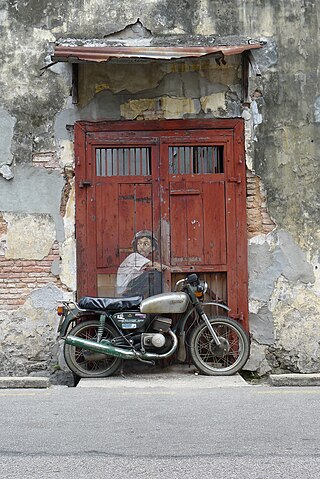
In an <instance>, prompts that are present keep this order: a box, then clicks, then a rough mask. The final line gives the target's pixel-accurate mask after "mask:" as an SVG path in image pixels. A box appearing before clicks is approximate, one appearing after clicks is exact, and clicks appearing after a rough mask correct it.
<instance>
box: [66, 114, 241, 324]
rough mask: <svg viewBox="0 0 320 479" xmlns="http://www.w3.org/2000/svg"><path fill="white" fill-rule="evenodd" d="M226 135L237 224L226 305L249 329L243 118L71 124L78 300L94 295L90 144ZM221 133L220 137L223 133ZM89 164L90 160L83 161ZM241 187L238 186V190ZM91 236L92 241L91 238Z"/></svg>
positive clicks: (231, 211)
mask: <svg viewBox="0 0 320 479" xmlns="http://www.w3.org/2000/svg"><path fill="white" fill-rule="evenodd" d="M206 129H208V130H210V131H212V130H216V131H218V130H227V132H228V136H229V135H230V133H232V136H233V142H232V147H233V155H232V156H233V159H234V160H233V161H234V169H233V171H234V177H231V178H228V180H227V181H226V196H227V197H228V195H229V194H230V198H231V197H232V198H234V201H230V202H229V203H228V208H227V211H226V214H227V218H226V220H227V221H229V223H230V224H234V225H235V231H234V240H235V242H236V246H235V250H234V258H233V259H232V261H231V262H230V264H229V269H228V302H229V303H230V304H232V305H234V306H233V307H232V310H231V312H230V314H229V316H231V317H234V318H235V319H239V320H241V322H242V324H243V326H244V327H245V329H246V330H248V254H247V227H246V187H245V185H246V167H245V147H244V121H243V119H222V120H220V119H194V120H157V121H154V120H151V121H135V120H130V121H99V122H88V121H79V122H76V123H75V128H74V134H75V191H76V243H77V248H76V250H77V291H78V296H81V295H84V294H94V291H92V288H91V286H90V285H92V284H94V283H95V281H94V278H92V277H91V276H90V268H89V264H88V261H89V259H88V254H87V251H88V248H90V247H92V239H93V238H92V236H91V235H88V233H87V231H86V224H87V221H88V215H94V208H93V201H92V200H91V199H90V201H89V204H87V202H88V198H89V195H88V192H89V191H90V188H92V185H91V184H90V172H89V168H91V161H92V158H91V145H92V143H94V142H98V143H99V141H101V140H103V139H105V135H106V134H108V133H112V132H116V131H121V132H127V135H128V137H131V138H132V139H133V138H135V137H137V136H139V139H141V138H143V134H142V133H141V132H144V131H145V132H146V137H147V136H148V134H147V132H150V131H158V132H160V131H161V130H167V131H173V132H174V131H177V132H178V133H177V134H181V132H182V131H183V130H206ZM221 133H223V132H221ZM87 159H88V160H87ZM240 185H241V186H242V187H240ZM90 236H91V237H90Z"/></svg>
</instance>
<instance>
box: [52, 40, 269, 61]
mask: <svg viewBox="0 0 320 479" xmlns="http://www.w3.org/2000/svg"><path fill="white" fill-rule="evenodd" d="M262 46H263V45H262V43H261V42H256V43H253V42H250V41H248V42H246V43H243V44H238V45H214V46H173V47H163V46H140V47H136V46H75V45H56V46H55V47H54V54H53V55H52V61H54V62H68V61H69V62H75V63H77V62H107V61H109V60H112V59H124V60H125V59H132V60H134V59H135V60H139V59H140V60H162V61H163V60H175V59H176V60H177V59H183V58H200V57H203V56H206V55H212V54H220V55H221V56H225V55H238V54H240V53H242V52H244V51H248V50H252V49H257V48H262Z"/></svg>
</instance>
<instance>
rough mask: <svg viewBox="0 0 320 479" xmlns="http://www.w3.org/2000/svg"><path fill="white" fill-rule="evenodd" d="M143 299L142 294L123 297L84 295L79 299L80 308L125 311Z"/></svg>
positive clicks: (135, 307) (137, 304) (136, 306)
mask: <svg viewBox="0 0 320 479" xmlns="http://www.w3.org/2000/svg"><path fill="white" fill-rule="evenodd" d="M142 300H143V296H130V297H124V298H94V297H92V296H84V297H83V298H81V299H80V301H79V303H78V304H79V307H80V308H81V309H89V310H92V311H107V310H110V311H125V310H128V309H137V308H138V306H139V305H140V303H141V301H142Z"/></svg>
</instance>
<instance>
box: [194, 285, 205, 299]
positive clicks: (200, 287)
mask: <svg viewBox="0 0 320 479" xmlns="http://www.w3.org/2000/svg"><path fill="white" fill-rule="evenodd" d="M207 289H208V284H207V283H206V281H201V282H200V283H199V284H198V286H197V289H196V292H195V294H196V296H197V298H202V297H203V295H204V294H205V292H206V291H207Z"/></svg>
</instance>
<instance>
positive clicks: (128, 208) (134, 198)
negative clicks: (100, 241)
mask: <svg viewBox="0 0 320 479" xmlns="http://www.w3.org/2000/svg"><path fill="white" fill-rule="evenodd" d="M118 204H119V214H118V218H119V222H118V231H119V262H120V263H121V261H123V260H124V259H125V257H126V256H128V254H129V253H130V252H131V251H132V246H131V243H132V240H133V237H134V235H135V234H136V233H137V232H138V231H141V230H146V229H147V230H150V231H152V230H153V220H152V213H153V201H152V185H150V184H120V185H119V199H118Z"/></svg>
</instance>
